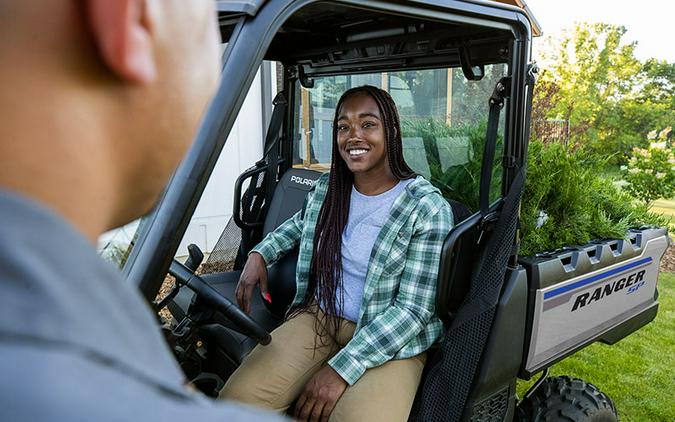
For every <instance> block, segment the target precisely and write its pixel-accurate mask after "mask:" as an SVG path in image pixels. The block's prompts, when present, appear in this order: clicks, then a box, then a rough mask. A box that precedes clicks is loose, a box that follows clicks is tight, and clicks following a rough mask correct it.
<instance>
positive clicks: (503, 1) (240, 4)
mask: <svg viewBox="0 0 675 422" xmlns="http://www.w3.org/2000/svg"><path fill="white" fill-rule="evenodd" d="M268 1H269V0H218V2H217V7H218V11H219V12H221V13H243V14H246V15H250V16H255V15H256V14H257V13H258V10H259V9H260V7H262V6H263V4H265V3H266V2H268ZM406 1H408V2H409V3H423V4H426V5H435V6H441V7H443V6H447V5H448V1H447V0H406ZM457 1H463V2H465V3H474V4H481V5H489V6H492V7H495V6H496V7H501V8H504V9H508V8H509V7H508V6H511V7H516V8H519V9H522V10H523V11H525V14H526V15H527V17H528V19H529V20H530V24H531V25H532V33H533V34H534V35H535V36H540V35H541V34H542V31H541V26H540V25H539V23H538V22H537V20H536V18H535V17H534V15H533V14H532V11H531V10H530V8H529V7H528V6H527V4H526V3H525V1H524V0H457Z"/></svg>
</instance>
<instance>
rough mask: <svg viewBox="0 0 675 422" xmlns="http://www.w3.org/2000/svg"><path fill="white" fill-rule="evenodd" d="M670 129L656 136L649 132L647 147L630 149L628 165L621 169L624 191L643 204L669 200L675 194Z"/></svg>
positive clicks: (674, 165)
mask: <svg viewBox="0 0 675 422" xmlns="http://www.w3.org/2000/svg"><path fill="white" fill-rule="evenodd" d="M671 130H672V128H671V127H667V128H665V129H664V130H662V131H661V132H660V133H659V134H658V139H656V138H657V135H656V131H653V132H651V133H650V135H649V138H650V140H656V141H655V142H651V143H650V144H649V147H647V148H637V147H636V148H633V151H632V154H631V157H630V159H629V160H628V165H627V166H623V167H622V170H624V172H625V175H624V177H625V179H626V182H628V185H627V186H626V189H627V190H628V191H629V192H630V193H632V194H633V195H635V196H637V197H638V198H640V199H641V200H643V201H644V202H647V203H649V202H652V201H654V200H655V199H659V198H666V199H669V198H671V197H672V196H673V194H675V154H674V153H673V147H672V144H670V143H669V142H668V135H669V134H670V132H671Z"/></svg>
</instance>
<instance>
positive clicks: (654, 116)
mask: <svg viewBox="0 0 675 422" xmlns="http://www.w3.org/2000/svg"><path fill="white" fill-rule="evenodd" d="M625 33H626V28H625V27H623V26H616V25H608V24H602V23H598V24H588V23H580V24H577V25H576V26H575V27H574V29H573V31H572V32H571V33H569V34H567V35H566V36H564V37H563V38H562V40H560V42H559V48H558V50H557V51H553V52H550V53H549V54H548V55H547V58H548V59H550V60H552V62H553V65H552V66H551V67H550V68H549V70H548V71H545V72H543V73H542V76H541V78H540V82H539V84H538V87H537V88H536V91H535V95H534V110H535V112H537V110H538V111H539V113H540V114H544V115H545V118H547V119H563V120H569V122H570V126H571V135H572V137H573V139H574V140H575V141H576V142H580V143H583V144H585V145H586V146H587V147H589V149H590V150H591V151H593V152H596V153H599V154H601V155H603V156H610V157H611V159H610V160H609V161H608V162H609V163H612V164H615V165H616V164H619V163H625V161H626V159H627V152H628V151H630V150H631V149H632V148H633V147H636V146H645V139H646V135H647V132H649V131H650V130H651V129H652V128H654V127H665V126H667V125H670V124H672V122H673V119H674V118H675V112H674V111H673V110H674V109H675V103H674V102H673V101H675V100H674V91H675V89H674V87H675V65H673V64H668V63H665V62H659V61H656V60H648V61H647V62H646V63H641V62H640V61H639V60H638V59H637V58H636V57H635V47H636V42H624V41H623V37H624V35H625ZM534 135H535V136H536V133H535V134H534Z"/></svg>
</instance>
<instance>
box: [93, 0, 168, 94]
mask: <svg viewBox="0 0 675 422" xmlns="http://www.w3.org/2000/svg"><path fill="white" fill-rule="evenodd" d="M86 8H87V10H86V14H85V18H86V19H87V21H88V23H89V26H90V27H91V33H92V36H93V39H94V42H95V44H96V46H97V47H98V50H99V54H100V55H101V58H102V59H103V61H104V62H105V64H106V65H107V66H108V67H109V68H110V69H111V70H112V71H113V72H114V73H115V74H116V75H118V76H119V77H120V78H122V79H124V80H127V81H129V82H133V83H139V84H146V83H150V82H152V81H153V80H154V79H155V76H156V73H157V68H156V63H155V56H154V45H153V38H152V35H153V33H152V26H151V23H150V22H151V20H150V19H149V16H148V15H147V14H148V7H147V4H146V2H145V0H86Z"/></svg>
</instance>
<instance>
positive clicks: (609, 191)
mask: <svg viewBox="0 0 675 422" xmlns="http://www.w3.org/2000/svg"><path fill="white" fill-rule="evenodd" d="M401 129H402V132H403V136H404V138H405V137H420V138H422V140H423V144H424V153H425V154H426V157H425V158H426V162H427V163H428V164H429V171H430V173H431V176H430V177H431V182H432V183H433V184H434V186H436V187H438V188H439V189H440V190H441V192H442V193H443V196H445V198H446V199H452V200H455V201H459V202H461V203H463V204H465V205H467V206H468V207H469V208H470V209H471V210H472V211H474V212H475V211H477V210H478V194H479V186H480V171H481V162H482V151H483V148H484V145H485V133H486V129H487V124H486V123H485V122H483V123H482V124H479V125H475V126H469V125H466V126H459V127H448V126H447V125H446V124H445V122H444V121H441V120H434V119H426V120H407V121H403V122H401ZM459 138H462V139H464V140H466V142H467V143H468V147H469V148H468V156H467V157H466V160H465V161H464V160H460V161H464V162H463V163H462V164H459V165H453V166H450V167H446V168H445V170H444V166H443V165H442V163H441V161H442V160H441V152H439V151H442V150H443V148H444V146H443V143H444V142H445V143H447V142H449V141H450V140H451V139H459ZM497 142H498V145H497V149H496V150H497V155H498V156H499V155H501V151H502V150H503V147H502V145H503V142H502V138H501V136H500V137H498V140H497ZM462 158H464V157H462ZM608 159H609V158H604V159H600V158H598V156H597V155H593V154H591V153H590V152H589V151H588V150H584V149H581V148H580V147H579V146H566V145H563V144H557V143H553V144H545V143H543V142H541V141H536V140H534V141H532V142H530V146H529V151H528V165H527V179H526V183H525V190H524V192H523V198H522V204H521V211H520V214H521V236H522V242H521V255H531V254H534V253H537V252H543V251H550V250H554V249H558V248H561V247H563V246H571V245H579V244H585V243H588V242H589V241H591V240H595V239H610V238H613V239H622V238H624V237H625V235H626V232H627V230H628V229H630V228H637V227H640V226H644V225H652V226H665V225H667V220H666V219H665V218H663V217H661V216H658V215H656V214H652V213H650V212H649V209H648V205H647V204H645V203H641V202H639V201H636V200H635V199H634V197H633V196H632V195H631V194H629V193H628V192H625V191H622V190H621V189H620V188H618V187H616V186H615V185H614V183H613V182H612V180H610V179H609V178H605V177H603V176H602V173H601V172H599V171H598V169H601V168H604V167H606V166H607V162H606V161H607V160H608ZM501 178H502V169H501V160H500V159H499V158H498V157H496V158H495V163H494V167H493V173H492V185H491V186H490V197H491V200H494V199H496V198H498V197H499V195H500V194H501Z"/></svg>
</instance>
